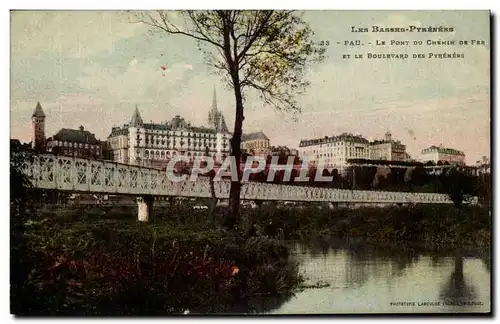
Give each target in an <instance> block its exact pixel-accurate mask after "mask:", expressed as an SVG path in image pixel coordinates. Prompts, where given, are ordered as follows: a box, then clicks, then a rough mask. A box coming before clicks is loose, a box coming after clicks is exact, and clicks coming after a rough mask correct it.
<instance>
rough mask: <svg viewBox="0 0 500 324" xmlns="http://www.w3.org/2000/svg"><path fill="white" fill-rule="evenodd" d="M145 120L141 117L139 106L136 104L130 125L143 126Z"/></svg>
mask: <svg viewBox="0 0 500 324" xmlns="http://www.w3.org/2000/svg"><path fill="white" fill-rule="evenodd" d="M142 124H143V121H142V118H141V114H140V113H139V107H137V105H135V110H134V114H133V115H132V120H131V121H130V125H132V126H142Z"/></svg>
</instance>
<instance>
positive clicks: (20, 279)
mask: <svg viewBox="0 0 500 324" xmlns="http://www.w3.org/2000/svg"><path fill="white" fill-rule="evenodd" d="M122 216H123V213H122V214H120V213H116V214H113V213H111V214H109V213H108V214H107V215H103V214H102V212H100V211H95V210H94V211H88V212H86V213H85V215H84V217H82V216H81V215H79V214H78V212H75V211H71V210H68V211H66V212H61V211H59V212H57V213H50V211H46V212H44V213H40V214H39V215H38V217H36V218H32V219H30V220H27V221H25V222H24V224H23V226H22V227H23V228H24V230H23V235H22V236H21V237H20V236H19V235H17V234H19V233H13V235H14V236H17V237H18V239H19V240H18V241H17V243H18V244H16V246H14V247H13V249H12V250H11V257H12V259H11V260H12V261H13V262H11V263H12V268H11V273H12V276H13V277H12V279H11V281H12V282H13V285H12V291H11V293H12V298H11V305H12V308H11V310H12V312H13V313H15V314H17V315H31V316H40V315H41V316H44V315H168V314H182V313H183V312H184V311H185V310H186V309H189V310H194V309H195V310H196V311H197V312H200V313H211V314H213V313H220V312H231V309H235V308H238V307H239V308H241V307H242V306H241V305H246V306H245V307H251V306H250V304H251V303H248V301H250V300H252V299H253V298H255V297H257V296H259V298H260V297H262V296H268V297H273V298H274V299H277V300H285V299H287V298H289V297H290V296H291V295H292V294H293V291H294V289H295V288H296V287H297V286H298V285H299V284H300V283H301V280H302V279H301V277H300V276H299V274H298V272H297V264H296V263H294V262H293V260H292V257H291V256H290V253H289V250H288V248H287V247H286V246H285V245H284V244H283V242H278V241H277V240H274V239H271V238H265V237H253V238H248V239H246V238H243V237H242V236H241V235H239V234H234V233H229V232H225V231H223V230H221V229H217V228H212V229H210V228H209V227H207V226H206V224H205V223H203V222H196V221H184V222H179V221H178V219H165V218H160V217H158V218H156V219H155V220H154V221H152V222H149V223H139V222H137V221H136V220H135V219H133V218H132V219H124V218H123V217H122ZM259 307H261V309H260V311H266V305H260V306H259ZM269 307H271V305H269ZM249 311H252V309H249Z"/></svg>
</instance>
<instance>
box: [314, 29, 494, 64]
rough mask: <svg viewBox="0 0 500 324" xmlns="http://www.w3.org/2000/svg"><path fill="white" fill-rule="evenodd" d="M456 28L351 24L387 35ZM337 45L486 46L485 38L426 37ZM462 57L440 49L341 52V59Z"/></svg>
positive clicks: (446, 31)
mask: <svg viewBox="0 0 500 324" xmlns="http://www.w3.org/2000/svg"><path fill="white" fill-rule="evenodd" d="M455 31H456V29H455V28H454V27H444V26H438V27H432V26H431V27H417V26H406V27H380V26H371V27H357V26H351V28H350V32H351V33H370V32H371V33H378V34H384V35H387V34H388V33H407V34H416V33H420V34H421V33H427V34H447V33H454V32H455ZM330 43H331V42H330V41H328V40H327V41H322V42H321V45H327V46H328V45H330ZM336 44H337V45H343V46H346V47H349V48H356V47H362V46H365V45H374V46H379V47H380V48H387V47H396V48H397V47H404V46H420V47H422V48H423V47H424V46H457V45H458V46H486V45H487V43H486V41H485V40H481V39H460V40H444V39H439V38H435V39H426V40H396V39H392V40H375V42H373V43H372V42H368V43H367V44H365V43H364V42H362V41H361V40H344V41H337V42H336ZM351 58H354V59H365V58H366V59H463V58H465V54H464V53H460V52H455V51H453V52H447V51H444V52H441V51H428V52H427V53H413V54H408V53H396V52H392V53H372V52H368V53H355V54H342V59H351Z"/></svg>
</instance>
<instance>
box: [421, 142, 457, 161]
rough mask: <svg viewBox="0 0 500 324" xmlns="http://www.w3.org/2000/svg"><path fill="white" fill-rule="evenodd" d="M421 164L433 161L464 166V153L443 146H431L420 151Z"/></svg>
mask: <svg viewBox="0 0 500 324" xmlns="http://www.w3.org/2000/svg"><path fill="white" fill-rule="evenodd" d="M421 161H422V162H424V163H425V162H428V161H433V162H435V163H437V162H439V161H441V162H448V163H449V164H457V165H465V153H464V152H462V151H459V150H456V149H452V148H446V147H443V145H442V144H441V145H439V146H436V145H432V146H431V147H428V148H426V149H423V150H422V155H421Z"/></svg>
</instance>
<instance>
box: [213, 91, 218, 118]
mask: <svg viewBox="0 0 500 324" xmlns="http://www.w3.org/2000/svg"><path fill="white" fill-rule="evenodd" d="M216 111H217V93H216V92H215V86H214V94H213V98H212V114H214V113H215V112H216Z"/></svg>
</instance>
